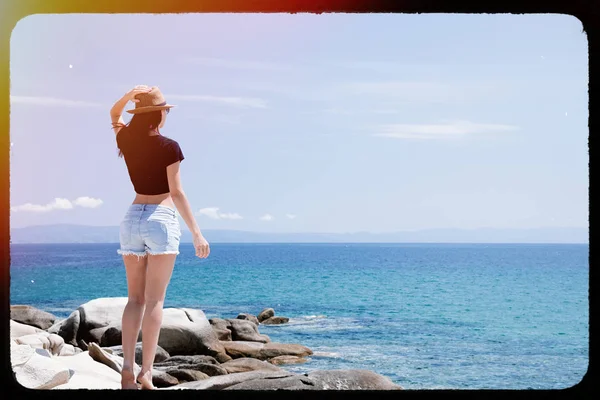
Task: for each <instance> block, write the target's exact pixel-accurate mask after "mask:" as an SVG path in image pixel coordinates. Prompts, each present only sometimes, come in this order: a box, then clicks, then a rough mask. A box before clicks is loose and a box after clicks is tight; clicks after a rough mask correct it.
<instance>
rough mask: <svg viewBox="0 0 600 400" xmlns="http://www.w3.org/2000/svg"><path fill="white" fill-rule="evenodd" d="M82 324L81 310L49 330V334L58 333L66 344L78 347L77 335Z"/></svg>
mask: <svg viewBox="0 0 600 400" xmlns="http://www.w3.org/2000/svg"><path fill="white" fill-rule="evenodd" d="M80 322H81V317H80V315H79V310H75V311H73V312H72V313H71V314H70V315H69V316H68V317H67V318H66V319H63V320H61V321H59V322H57V323H55V324H54V325H52V326H51V327H50V328H48V332H49V333H56V334H57V335H59V336H61V337H62V338H63V339H64V340H65V343H69V344H71V345H73V346H77V340H78V339H79V338H78V337H77V334H78V332H79V325H80Z"/></svg>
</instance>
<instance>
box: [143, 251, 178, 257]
mask: <svg viewBox="0 0 600 400" xmlns="http://www.w3.org/2000/svg"><path fill="white" fill-rule="evenodd" d="M146 253H148V254H149V255H151V256H162V255H165V254H175V255H178V254H179V251H150V250H146Z"/></svg>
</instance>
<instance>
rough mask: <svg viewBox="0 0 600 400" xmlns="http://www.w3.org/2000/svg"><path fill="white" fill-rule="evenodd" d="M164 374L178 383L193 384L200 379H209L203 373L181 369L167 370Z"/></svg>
mask: <svg viewBox="0 0 600 400" xmlns="http://www.w3.org/2000/svg"><path fill="white" fill-rule="evenodd" d="M166 373H167V374H169V375H171V376H173V377H174V378H176V379H177V380H178V381H179V383H185V382H194V381H199V380H202V379H207V378H208V377H209V376H208V375H206V374H205V373H204V372H200V371H196V370H193V369H183V368H181V369H180V368H172V369H169V370H167V372H166Z"/></svg>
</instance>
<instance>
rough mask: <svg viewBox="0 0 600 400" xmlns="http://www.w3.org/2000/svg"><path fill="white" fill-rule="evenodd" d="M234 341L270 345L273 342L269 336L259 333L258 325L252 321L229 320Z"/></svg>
mask: <svg viewBox="0 0 600 400" xmlns="http://www.w3.org/2000/svg"><path fill="white" fill-rule="evenodd" d="M227 321H228V322H229V329H230V330H231V339H232V340H243V341H248V342H261V343H268V342H270V341H271V339H269V337H268V336H267V335H261V334H260V333H259V332H258V325H256V324H255V323H254V322H252V321H250V320H244V319H236V318H234V319H228V320H227Z"/></svg>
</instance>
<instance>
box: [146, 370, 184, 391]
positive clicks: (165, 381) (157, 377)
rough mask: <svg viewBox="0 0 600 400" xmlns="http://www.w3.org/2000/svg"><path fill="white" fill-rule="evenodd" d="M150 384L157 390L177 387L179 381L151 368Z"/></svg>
mask: <svg viewBox="0 0 600 400" xmlns="http://www.w3.org/2000/svg"><path fill="white" fill-rule="evenodd" d="M152 383H153V384H154V386H156V387H157V388H163V387H169V386H174V385H178V384H179V379H177V378H175V377H174V376H172V375H169V374H167V373H166V372H165V371H161V370H157V369H155V368H152Z"/></svg>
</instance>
